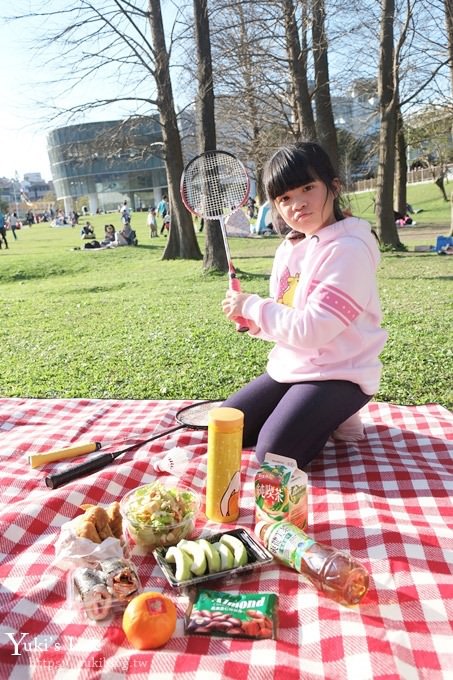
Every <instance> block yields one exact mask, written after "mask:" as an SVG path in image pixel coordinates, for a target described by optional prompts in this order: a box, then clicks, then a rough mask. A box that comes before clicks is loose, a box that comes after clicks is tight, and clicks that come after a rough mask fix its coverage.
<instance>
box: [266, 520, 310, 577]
mask: <svg viewBox="0 0 453 680" xmlns="http://www.w3.org/2000/svg"><path fill="white" fill-rule="evenodd" d="M314 544H315V541H314V540H313V539H312V538H310V537H309V536H307V534H306V533H305V532H304V531H302V530H301V529H298V528H297V527H295V526H294V525H293V524H290V523H289V522H281V523H279V524H277V525H276V526H275V527H271V529H270V530H269V534H268V537H267V547H268V548H269V551H270V552H271V553H272V554H273V555H275V557H277V558H278V559H279V560H281V561H282V562H283V563H284V564H286V565H287V566H288V567H292V568H293V569H296V571H298V572H299V573H302V571H303V569H302V562H303V559H304V555H305V553H306V552H307V550H309V549H310V548H311V546H312V545H314Z"/></svg>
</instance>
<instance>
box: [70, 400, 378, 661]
mask: <svg viewBox="0 0 453 680" xmlns="http://www.w3.org/2000/svg"><path fill="white" fill-rule="evenodd" d="M236 411H237V409H224V408H216V409H213V412H212V414H213V415H212V414H210V420H209V423H210V424H209V429H208V465H207V480H206V515H207V516H208V517H210V518H211V519H218V521H224V522H229V521H232V520H235V519H237V516H238V515H239V494H240V487H239V483H240V454H241V447H242V425H243V414H242V413H241V412H240V411H237V412H236ZM238 455H239V459H238ZM306 487H307V475H306V474H305V473H304V472H303V471H301V470H299V469H298V468H297V465H296V463H295V462H294V461H293V460H291V459H288V458H284V457H282V456H278V455H275V454H272V453H269V454H267V456H266V457H265V460H264V462H263V463H262V465H261V467H260V468H259V469H258V471H257V473H256V475H255V483H254V488H255V516H256V528H255V534H256V537H254V536H253V535H252V534H251V533H250V532H249V531H247V530H246V529H245V528H241V527H239V528H236V529H232V530H230V531H219V532H218V533H212V532H211V533H208V534H204V535H201V536H194V535H193V534H194V530H195V524H196V520H197V515H198V513H199V508H200V499H199V497H198V495H197V494H196V493H195V492H194V491H192V490H191V489H189V488H185V487H183V486H182V485H180V484H179V483H178V480H169V479H168V478H159V479H157V480H155V481H153V482H150V483H148V484H144V485H142V486H138V487H136V488H134V489H132V490H131V491H129V492H128V493H126V494H125V495H124V496H123V497H122V498H121V499H119V500H117V501H114V502H113V503H111V504H110V505H108V506H106V507H102V506H99V505H83V506H81V509H82V510H83V511H84V512H83V514H82V515H81V516H79V517H77V518H75V519H74V520H71V522H70V523H69V524H71V527H72V535H73V540H74V542H73V543H72V544H71V542H70V543H69V563H71V559H72V561H73V565H72V568H71V571H70V590H71V593H70V597H69V599H70V601H71V602H74V601H77V602H78V603H79V605H80V609H81V611H83V613H84V614H85V616H86V617H87V618H88V619H89V620H91V621H93V622H96V623H98V622H102V621H104V620H106V619H108V618H109V617H110V616H112V615H115V614H117V613H118V612H119V613H121V615H122V626H123V630H124V633H125V635H126V637H127V639H128V641H129V642H130V644H131V645H132V646H133V647H135V648H136V649H156V648H159V647H161V646H163V645H164V644H165V643H166V642H167V641H168V640H169V639H170V637H171V636H172V634H173V632H174V630H175V627H176V620H177V609H176V606H175V604H174V603H173V601H172V599H171V597H167V596H165V595H163V594H161V593H158V592H146V591H145V592H141V584H140V581H139V578H138V576H137V572H136V570H135V568H134V565H133V561H132V558H130V554H129V553H130V550H132V552H133V550H134V547H133V546H134V545H136V546H137V548H141V549H144V550H145V552H150V551H152V552H153V555H154V558H155V559H156V561H157V564H158V565H159V566H160V568H161V570H162V572H163V574H164V575H165V576H166V578H167V580H168V582H169V583H170V585H171V586H172V587H174V588H177V589H179V592H181V591H182V592H185V593H186V594H187V596H188V599H189V603H188V606H187V609H186V614H185V618H184V631H185V633H186V635H213V636H217V637H219V636H220V637H230V638H231V637H242V638H252V639H256V640H259V639H271V638H272V639H276V637H277V626H278V595H277V594H275V593H266V592H262V593H256V592H246V593H237V594H235V593H231V592H223V591H220V590H214V589H212V590H206V589H205V586H206V584H207V582H209V583H211V582H215V581H218V580H223V581H226V582H232V583H234V580H235V579H236V582H239V580H240V579H242V578H243V576H244V574H245V573H246V572H249V571H253V570H254V569H257V568H265V566H266V565H267V564H269V563H271V562H272V561H273V556H275V557H276V558H277V559H278V560H279V561H280V562H281V563H283V564H285V565H286V566H288V567H290V568H292V569H295V570H296V571H298V572H299V573H300V574H302V575H303V576H305V577H306V578H307V579H308V580H309V581H310V582H311V583H312V584H314V585H315V586H316V587H317V588H318V589H319V590H320V591H321V592H323V593H325V594H327V595H328V596H330V597H331V598H332V599H334V600H336V601H337V602H339V603H341V604H346V605H351V604H357V603H358V602H359V601H360V600H361V599H362V598H363V596H364V595H365V594H366V592H367V589H368V573H367V572H366V570H365V569H364V567H363V566H362V565H361V564H360V563H358V562H356V561H355V560H354V559H353V558H352V557H351V556H350V555H349V554H347V553H344V552H341V551H336V550H334V549H331V548H329V547H328V546H325V545H323V544H320V543H317V542H316V541H315V540H313V539H311V538H310V537H309V536H307V534H306V533H305V532H304V531H303V529H304V528H305V527H306V525H307V488H306ZM62 529H64V527H63V528H62ZM256 538H258V541H257V540H256ZM80 541H82V543H80ZM62 545H64V546H65V547H66V553H65V556H66V558H67V557H68V554H67V553H68V546H67V541H66V542H65V541H62ZM91 545H94V549H93V550H92V549H91V547H90V546H91ZM112 545H113V547H112ZM104 546H105V553H104ZM71 550H72V551H73V552H72V553H71ZM112 551H113V552H112Z"/></svg>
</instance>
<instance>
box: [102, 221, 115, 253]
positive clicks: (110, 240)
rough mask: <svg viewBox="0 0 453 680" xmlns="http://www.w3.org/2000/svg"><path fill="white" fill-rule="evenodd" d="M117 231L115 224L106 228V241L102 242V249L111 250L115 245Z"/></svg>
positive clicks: (107, 225)
mask: <svg viewBox="0 0 453 680" xmlns="http://www.w3.org/2000/svg"><path fill="white" fill-rule="evenodd" d="M115 236H116V230H115V227H114V226H113V224H106V225H105V226H104V240H103V241H101V248H110V246H112V245H113V244H114V243H115Z"/></svg>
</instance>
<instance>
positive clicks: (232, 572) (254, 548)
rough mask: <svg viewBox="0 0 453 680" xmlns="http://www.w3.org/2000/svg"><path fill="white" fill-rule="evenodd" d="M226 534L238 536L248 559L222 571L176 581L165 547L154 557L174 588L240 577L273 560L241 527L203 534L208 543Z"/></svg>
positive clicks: (155, 552) (173, 567)
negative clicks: (242, 563)
mask: <svg viewBox="0 0 453 680" xmlns="http://www.w3.org/2000/svg"><path fill="white" fill-rule="evenodd" d="M226 534H231V535H232V536H234V537H235V538H238V539H239V540H240V541H241V543H243V545H244V546H245V549H246V551H247V557H248V561H247V564H244V565H243V566H240V567H232V568H231V569H224V570H223V571H218V572H216V573H207V574H203V576H191V577H190V578H188V579H185V580H184V581H178V580H177V579H176V577H175V565H174V564H171V563H169V562H167V560H166V559H165V554H166V552H167V550H166V549H165V548H158V549H157V550H155V551H154V553H153V554H154V557H155V558H156V562H157V564H158V565H159V567H160V568H161V569H162V571H163V573H164V574H165V577H166V579H167V581H168V582H169V584H170V585H171V586H173V587H175V588H186V587H188V586H197V585H203V584H206V583H210V582H211V581H214V580H216V579H237V578H242V577H243V576H244V574H246V573H247V572H251V571H253V570H255V569H257V568H259V567H263V566H264V565H266V564H270V563H271V562H273V559H274V558H273V557H272V555H271V554H270V552H269V551H268V550H266V549H265V548H263V546H262V545H260V544H259V543H258V541H257V540H256V539H255V538H254V536H252V534H250V532H248V531H247V530H246V529H243V528H242V527H240V528H238V529H233V530H231V531H225V532H219V533H216V534H211V535H209V536H203V538H205V539H206V540H207V541H209V542H210V543H217V542H218V541H219V540H220V538H221V537H222V536H224V535H226Z"/></svg>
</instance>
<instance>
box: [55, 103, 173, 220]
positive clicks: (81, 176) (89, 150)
mask: <svg viewBox="0 0 453 680" xmlns="http://www.w3.org/2000/svg"><path fill="white" fill-rule="evenodd" d="M47 147H48V153H49V159H50V168H51V173H52V180H53V184H54V188H55V193H56V196H57V198H58V199H62V200H63V201H64V206H65V212H66V213H69V212H70V211H71V210H72V209H73V202H74V199H77V198H81V197H85V196H86V197H87V198H88V202H89V210H90V212H91V213H95V212H96V211H97V210H102V211H105V212H107V211H111V210H117V209H118V206H119V205H120V204H122V203H123V201H124V200H127V201H128V203H129V205H130V206H131V208H132V209H133V210H144V209H145V208H148V207H150V206H154V205H156V204H157V203H158V202H159V200H160V198H161V197H162V195H163V194H165V193H166V191H167V178H166V173H165V165H164V161H163V159H162V156H161V150H162V133H161V128H160V124H159V120H158V117H157V116H156V117H141V118H135V119H130V120H127V121H125V120H116V121H106V122H99V123H82V124H78V125H69V126H67V127H63V128H58V129H56V130H53V131H52V132H50V133H49V135H48V137H47Z"/></svg>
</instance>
